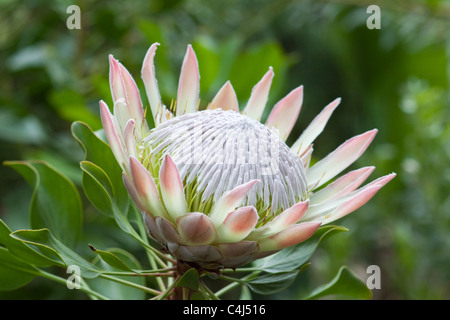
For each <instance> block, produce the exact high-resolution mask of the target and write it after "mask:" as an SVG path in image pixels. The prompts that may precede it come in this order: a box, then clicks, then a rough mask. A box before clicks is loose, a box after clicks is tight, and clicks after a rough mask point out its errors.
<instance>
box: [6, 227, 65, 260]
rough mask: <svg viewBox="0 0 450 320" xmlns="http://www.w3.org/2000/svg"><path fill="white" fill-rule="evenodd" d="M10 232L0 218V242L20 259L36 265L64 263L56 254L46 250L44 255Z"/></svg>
mask: <svg viewBox="0 0 450 320" xmlns="http://www.w3.org/2000/svg"><path fill="white" fill-rule="evenodd" d="M11 232H12V231H11V230H10V229H9V228H8V226H7V225H6V224H5V223H4V222H3V220H1V219H0V244H2V245H4V246H5V247H6V248H8V250H9V251H10V252H11V253H12V254H13V255H14V256H16V257H17V258H19V259H20V260H22V261H25V262H27V263H29V264H33V265H36V266H38V267H48V266H51V265H58V266H62V265H64V263H63V261H62V260H61V259H60V257H59V256H58V255H52V254H51V252H47V254H45V255H44V254H42V253H40V252H39V251H37V250H34V249H33V248H31V247H30V246H28V245H26V244H25V243H23V242H22V241H20V240H17V239H15V238H13V237H11V236H10V234H11Z"/></svg>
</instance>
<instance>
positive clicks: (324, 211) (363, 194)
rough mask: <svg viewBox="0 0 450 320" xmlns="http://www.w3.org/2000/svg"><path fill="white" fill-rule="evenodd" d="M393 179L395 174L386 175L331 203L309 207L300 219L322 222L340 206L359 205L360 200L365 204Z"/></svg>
mask: <svg viewBox="0 0 450 320" xmlns="http://www.w3.org/2000/svg"><path fill="white" fill-rule="evenodd" d="M394 177H395V173H392V174H389V175H386V176H384V177H381V178H378V179H376V180H374V181H372V182H371V183H369V184H367V185H365V186H364V187H362V188H359V189H358V190H355V191H353V192H350V193H348V194H345V195H343V196H341V197H340V198H337V199H335V200H332V201H324V202H322V203H320V204H317V205H311V206H310V208H309V210H308V212H307V213H306V215H305V216H304V217H303V218H302V221H319V220H320V221H322V220H323V219H325V218H324V217H329V216H330V214H331V212H333V211H335V210H336V209H337V208H339V207H341V206H345V205H346V204H348V205H350V204H351V203H361V202H360V201H361V199H366V200H365V202H367V201H369V200H370V198H372V197H373V195H375V193H376V192H377V191H378V190H379V189H380V188H382V187H383V186H385V185H386V184H387V183H388V182H389V181H391V180H392V179H393V178H394ZM368 190H370V191H368ZM365 202H364V203H365ZM364 203H362V204H361V205H360V206H362V205H363V204H364ZM358 208H359V207H358ZM355 210H356V209H355ZM327 219H328V218H327ZM336 219H337V218H336ZM336 219H333V220H336ZM333 220H331V221H333Z"/></svg>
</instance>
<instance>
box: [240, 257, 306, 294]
mask: <svg viewBox="0 0 450 320" xmlns="http://www.w3.org/2000/svg"><path fill="white" fill-rule="evenodd" d="M308 266H309V263H305V264H304V265H302V267H301V268H300V269H299V270H293V271H287V272H278V273H265V274H263V275H262V276H258V277H257V278H255V279H253V280H250V281H249V282H248V286H249V287H250V289H251V290H253V291H254V292H256V293H259V294H273V293H276V292H279V291H282V290H284V289H286V288H287V287H289V286H290V285H291V284H292V283H293V282H294V280H295V278H297V276H298V275H299V274H300V273H301V272H302V271H303V270H305V269H306V268H307V267H308Z"/></svg>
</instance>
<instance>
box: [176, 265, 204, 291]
mask: <svg viewBox="0 0 450 320" xmlns="http://www.w3.org/2000/svg"><path fill="white" fill-rule="evenodd" d="M198 285H199V277H198V271H197V270H196V269H194V268H191V269H189V270H188V271H186V272H185V273H184V274H183V275H182V276H181V277H180V279H179V280H178V283H177V287H184V288H189V289H192V290H198Z"/></svg>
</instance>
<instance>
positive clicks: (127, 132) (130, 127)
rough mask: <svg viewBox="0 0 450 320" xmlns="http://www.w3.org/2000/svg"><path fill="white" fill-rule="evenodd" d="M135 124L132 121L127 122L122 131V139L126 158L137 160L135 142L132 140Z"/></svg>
mask: <svg viewBox="0 0 450 320" xmlns="http://www.w3.org/2000/svg"><path fill="white" fill-rule="evenodd" d="M135 124H136V122H135V121H134V120H133V119H130V120H128V121H127V124H126V125H125V129H124V130H123V139H124V141H125V148H126V149H127V153H128V156H130V157H135V158H137V153H136V140H135V139H134V127H135Z"/></svg>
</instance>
